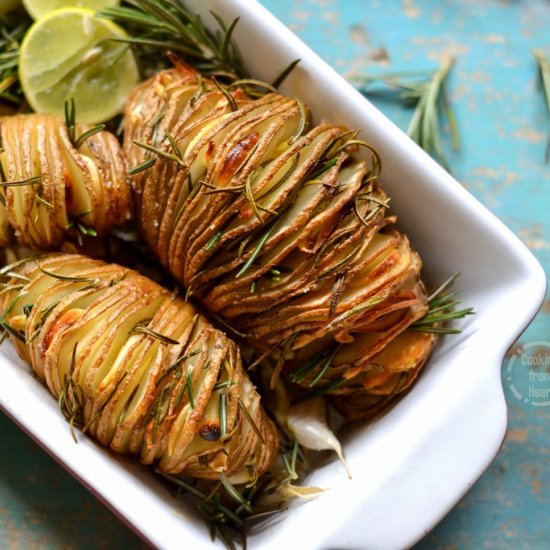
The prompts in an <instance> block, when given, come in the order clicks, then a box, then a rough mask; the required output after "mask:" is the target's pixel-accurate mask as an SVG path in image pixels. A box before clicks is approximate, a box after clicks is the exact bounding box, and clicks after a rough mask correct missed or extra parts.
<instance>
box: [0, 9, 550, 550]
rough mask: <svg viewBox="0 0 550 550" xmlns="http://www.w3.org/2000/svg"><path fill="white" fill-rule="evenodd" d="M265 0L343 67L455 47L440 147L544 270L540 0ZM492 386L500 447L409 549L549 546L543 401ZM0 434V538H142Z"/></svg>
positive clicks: (15, 542) (549, 203)
mask: <svg viewBox="0 0 550 550" xmlns="http://www.w3.org/2000/svg"><path fill="white" fill-rule="evenodd" d="M263 3H264V4H265V6H266V7H267V8H269V9H270V10H271V11H272V12H274V13H275V15H277V16H278V17H279V18H280V19H281V20H282V21H283V22H284V23H286V24H287V25H288V26H289V27H290V28H291V29H293V30H294V31H295V32H296V33H297V34H298V35H299V36H300V37H301V38H302V39H303V40H304V41H305V42H306V43H308V44H309V45H310V46H311V47H312V48H313V49H314V50H315V51H316V52H318V53H319V54H320V55H321V56H322V57H323V58H324V59H325V60H326V61H328V63H330V64H331V65H332V66H334V67H335V68H336V69H337V70H338V71H339V72H341V73H342V74H343V75H350V74H352V73H355V74H356V73H359V74H364V75H373V74H379V73H380V72H383V71H387V70H391V71H394V70H416V69H433V68H435V67H436V66H437V64H438V61H439V60H440V59H441V58H442V56H444V55H449V54H451V55H453V56H454V57H455V58H456V65H455V67H454V69H453V72H452V74H451V78H450V81H449V91H450V95H451V100H452V103H453V105H454V108H455V112H456V117H457V121H458V126H459V132H460V137H461V141H462V143H461V148H460V150H459V151H458V152H457V153H454V154H450V155H449V163H450V165H451V168H452V171H453V173H454V175H455V176H456V178H457V179H458V180H459V181H461V182H462V183H463V184H464V186H465V187H466V188H467V189H468V190H469V191H470V192H471V193H472V194H474V195H475V196H476V197H477V198H478V199H479V200H480V201H481V202H482V203H483V204H485V205H486V206H487V207H488V208H489V209H490V210H491V211H493V212H494V213H495V214H496V215H497V216H498V217H499V218H500V219H501V220H503V221H504V223H506V224H507V225H508V226H509V227H510V228H511V229H512V230H513V231H515V233H516V234H517V235H519V237H520V238H521V239H522V240H523V242H524V243H525V244H526V245H527V246H528V247H529V248H530V249H531V250H532V251H533V253H534V254H535V256H536V257H537V258H538V259H539V261H540V262H541V264H542V265H543V266H544V267H545V270H546V273H547V275H550V215H549V212H550V165H548V164H544V152H545V146H546V136H547V131H548V118H547V116H546V112H545V109H544V103H543V99H542V93H541V90H540V88H539V86H538V81H537V72H536V65H535V62H534V59H533V56H532V50H533V48H535V47H545V48H546V51H547V53H548V54H549V55H550V32H549V31H550V2H548V1H547V0H523V1H520V0H517V1H512V0H477V1H476V0H446V1H443V0H263ZM374 101H375V103H376V104H377V105H378V107H379V108H380V109H381V110H382V111H384V112H385V113H386V114H387V115H388V116H389V117H390V118H391V119H392V120H394V121H395V122H396V123H397V124H398V125H399V126H401V127H402V128H406V127H407V124H408V121H409V119H410V116H411V111H409V110H407V109H404V108H402V107H401V106H399V105H397V104H395V103H392V102H388V101H384V100H383V99H382V98H378V99H375V100H374ZM495 277H498V273H495ZM472 305H475V304H472ZM545 341H550V300H549V299H547V300H546V302H545V305H544V306H543V309H542V311H541V312H540V314H539V315H538V316H537V318H536V319H535V320H534V322H533V323H532V324H531V326H530V327H529V329H528V330H527V331H526V332H525V333H524V334H523V336H522V337H521V338H520V340H519V343H518V345H522V344H523V345H525V344H530V343H533V342H545ZM539 347H540V346H539ZM515 349H517V347H516V348H514V350H515ZM540 349H541V350H542V352H541V353H543V352H544V351H545V350H548V349H550V348H545V347H544V346H542V347H540ZM514 350H512V352H511V353H513V351H514ZM549 357H550V356H549V355H546V356H543V357H542V359H543V360H544V359H545V358H546V360H547V361H546V360H545V361H543V364H545V365H549V364H550V360H548V358H549ZM506 365H507V363H506V361H505V364H504V367H506ZM546 369H547V371H546V372H548V366H546ZM504 372H506V368H505V369H504ZM503 385H504V388H505V392H506V399H507V403H508V410H509V430H508V434H507V437H506V440H505V442H504V444H503V446H502V449H501V451H500V453H499V454H498V456H497V457H496V459H495V461H494V462H493V464H492V465H491V467H490V468H489V470H488V471H487V472H486V473H485V474H484V475H483V476H482V477H481V479H480V480H479V481H478V483H477V484H476V485H475V486H474V487H473V489H472V490H471V491H470V492H469V493H468V494H467V495H466V496H465V497H464V498H463V499H462V501H461V502H460V503H459V504H458V506H457V507H456V508H455V509H454V510H453V511H452V512H451V513H450V514H449V515H448V516H447V517H446V518H445V519H444V520H443V521H442V522H441V523H440V525H439V526H438V527H437V528H436V529H435V530H434V531H433V532H432V533H430V534H429V535H428V536H427V537H426V538H425V539H424V540H423V541H422V542H421V543H420V544H419V545H418V548H420V549H422V550H427V549H432V548H498V549H507V548H510V549H511V548H514V549H516V548H529V549H539V548H540V549H542V548H549V547H550V435H549V434H550V407H549V406H547V407H534V406H533V405H532V404H531V403H524V402H522V401H520V400H518V399H517V397H516V396H515V394H514V392H513V391H512V389H511V388H510V383H509V382H508V381H507V379H506V374H505V375H504V380H503ZM0 434H1V438H2V444H1V451H0V453H1V457H2V459H1V461H0V541H2V542H1V546H2V548H29V547H35V548H36V547H40V548H44V549H49V548H52V549H54V548H56V549H57V548H118V547H122V546H123V545H124V546H125V547H126V548H139V547H140V546H141V545H142V543H141V542H140V541H139V540H138V539H137V538H136V537H135V536H134V535H133V534H132V533H131V532H130V531H129V530H128V529H127V528H126V527H124V526H123V525H122V524H121V523H120V522H119V521H118V520H117V519H116V518H115V517H114V516H113V515H112V514H111V513H110V512H109V511H107V510H106V509H105V508H104V507H103V506H102V505H101V504H100V503H98V502H97V501H96V500H95V498H94V497H92V496H91V495H90V494H88V493H87V492H86V490H85V489H83V488H82V487H81V486H80V485H79V484H78V483H77V482H76V481H74V480H73V479H72V478H71V477H70V476H69V475H68V474H67V473H65V472H64V471H63V470H62V469H61V468H60V467H59V466H57V465H56V464H55V463H54V462H53V461H52V460H51V459H50V458H49V457H48V456H47V455H46V454H45V453H44V452H43V451H41V450H40V449H39V448H38V447H37V446H36V445H35V444H34V443H33V442H32V441H31V440H30V439H28V438H27V436H25V435H24V434H23V433H22V432H20V431H19V430H18V428H16V427H15V426H14V425H13V424H12V423H11V421H10V420H8V419H7V418H6V417H5V416H3V415H0ZM182 546H184V543H183V541H182Z"/></svg>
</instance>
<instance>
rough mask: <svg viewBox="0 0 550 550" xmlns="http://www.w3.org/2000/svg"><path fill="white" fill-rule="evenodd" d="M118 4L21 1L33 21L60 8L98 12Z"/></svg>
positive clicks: (85, 0) (103, 0)
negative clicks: (86, 9)
mask: <svg viewBox="0 0 550 550" xmlns="http://www.w3.org/2000/svg"><path fill="white" fill-rule="evenodd" d="M8 1H9V0H8ZM118 4H120V0H23V5H24V6H25V9H26V10H27V12H28V13H29V15H30V16H31V17H32V18H33V19H35V20H36V19H40V18H41V17H44V16H45V15H48V14H49V13H51V12H52V11H55V10H59V9H61V8H74V7H76V8H88V9H90V10H94V11H99V10H102V9H103V8H108V7H111V6H118Z"/></svg>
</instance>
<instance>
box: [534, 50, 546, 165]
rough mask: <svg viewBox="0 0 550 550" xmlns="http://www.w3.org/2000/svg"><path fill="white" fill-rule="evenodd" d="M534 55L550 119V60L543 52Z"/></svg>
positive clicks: (538, 51) (539, 51) (537, 51)
mask: <svg viewBox="0 0 550 550" xmlns="http://www.w3.org/2000/svg"><path fill="white" fill-rule="evenodd" d="M533 55H534V56H535V59H536V60H537V63H538V66H539V71H540V78H541V83H542V90H543V93H544V99H545V101H546V108H547V111H548V116H549V117H550V60H549V59H548V57H546V55H544V52H543V51H542V50H534V51H533ZM549 126H550V124H549ZM545 160H546V162H548V161H549V160H550V128H549V130H548V139H547V142H546V153H545Z"/></svg>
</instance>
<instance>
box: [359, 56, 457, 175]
mask: <svg viewBox="0 0 550 550" xmlns="http://www.w3.org/2000/svg"><path fill="white" fill-rule="evenodd" d="M453 64H454V58H452V57H446V58H444V59H443V61H442V62H441V64H440V66H439V68H438V69H437V70H436V71H435V72H433V73H432V74H431V75H430V76H429V78H428V79H427V80H425V79H420V80H419V78H418V76H420V75H422V73H416V74H414V73H413V74H411V73H392V74H387V75H385V76H384V75H382V76H378V77H369V78H363V79H361V80H362V82H361V84H360V87H359V89H360V91H361V92H362V93H364V94H365V95H369V94H370V93H372V90H371V89H369V88H370V85H371V84H373V83H374V82H381V83H383V84H386V85H388V86H390V87H392V88H398V89H400V90H401V91H402V93H401V94H400V98H401V100H402V101H403V102H405V103H406V104H408V105H410V104H411V103H412V104H413V105H415V111H414V114H413V117H412V119H411V122H410V124H409V128H408V130H407V133H408V134H409V136H410V137H411V138H412V139H413V140H414V141H416V143H418V145H420V147H422V149H424V150H425V151H426V152H427V153H428V154H430V155H431V156H433V157H434V158H435V159H437V160H438V161H439V162H440V163H441V164H442V165H443V166H444V167H445V168H447V169H448V168H449V165H448V162H447V159H446V157H445V154H444V152H443V147H442V145H441V132H440V127H441V122H442V121H446V122H447V124H448V126H449V132H450V135H451V141H452V146H453V148H454V149H458V148H459V146H460V143H459V136H458V130H457V126H456V120H455V116H454V113H453V111H452V108H451V103H450V101H449V98H448V95H447V90H446V81H447V77H448V76H449V73H450V71H451V69H452V67H453Z"/></svg>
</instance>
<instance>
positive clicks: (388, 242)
mask: <svg viewBox="0 0 550 550" xmlns="http://www.w3.org/2000/svg"><path fill="white" fill-rule="evenodd" d="M256 89H257V88H256ZM250 90H251V85H250V84H249V83H241V84H239V83H238V82H237V83H234V84H233V85H231V86H230V87H224V86H222V85H220V84H219V83H218V82H217V81H215V80H209V79H205V78H201V77H200V76H199V75H197V74H196V73H195V72H194V71H192V70H190V69H187V68H186V67H184V66H183V65H182V64H178V66H177V67H176V68H175V69H172V70H167V71H162V72H160V73H159V74H157V75H156V76H154V77H152V78H151V79H149V80H147V81H146V82H143V83H142V84H140V85H139V86H138V87H137V88H136V89H135V91H134V93H133V94H132V96H131V97H130V100H129V102H128V104H127V108H126V112H125V143H124V150H125V152H126V155H127V160H128V164H129V166H130V167H131V168H134V173H135V176H134V178H133V188H134V191H135V199H136V207H137V219H138V223H139V225H140V228H141V232H142V234H143V236H144V238H145V240H146V241H147V243H148V244H149V246H150V247H151V248H152V249H153V250H154V251H155V253H156V254H157V256H158V258H159V259H160V261H161V262H162V263H163V265H164V266H166V267H167V268H168V269H169V270H170V272H171V273H172V274H173V275H174V276H175V277H176V278H177V279H178V280H179V281H181V283H183V285H184V286H185V287H187V289H188V292H189V293H190V294H192V295H193V296H194V297H195V298H197V299H198V300H199V301H200V302H201V303H202V304H203V305H204V306H205V307H206V308H207V309H208V310H210V311H211V312H212V313H214V314H216V315H217V316H219V317H220V318H222V319H223V320H224V322H226V323H227V324H228V325H230V326H231V327H233V328H234V330H235V331H236V332H237V333H239V334H240V335H241V336H242V337H243V338H244V339H245V340H246V342H247V343H248V344H250V345H251V346H253V347H254V348H256V349H257V350H258V352H259V355H260V357H263V358H266V359H267V360H268V361H270V362H271V364H272V368H273V379H272V380H273V382H274V381H275V379H276V378H277V377H278V375H279V374H280V373H281V372H282V373H283V375H284V376H285V377H286V379H287V381H289V382H291V383H294V384H295V386H298V387H300V388H302V389H301V391H302V392H304V391H305V392H307V393H308V394H311V393H313V394H320V393H327V394H329V395H331V396H332V401H333V403H334V404H335V406H336V407H337V408H339V409H340V410H341V411H342V412H343V413H344V414H345V415H346V416H347V417H349V418H357V417H361V416H365V415H368V414H371V413H373V412H374V411H376V410H377V409H378V408H379V407H380V406H381V405H383V404H384V403H385V402H386V401H387V400H388V399H389V398H391V397H392V396H393V395H395V394H396V393H399V392H401V391H403V390H404V389H406V388H407V387H408V386H409V385H410V384H411V383H412V381H413V380H414V378H415V377H416V375H417V374H418V372H419V370H420V368H421V367H422V365H423V364H424V362H425V360H426V358H427V357H428V355H429V352H430V350H431V349H432V347H433V344H434V342H435V336H434V335H433V334H429V333H418V332H413V331H412V330H410V328H409V327H410V326H411V325H412V324H413V323H414V322H415V321H416V320H418V319H419V318H421V317H422V316H423V315H425V314H426V312H427V310H428V304H427V298H426V294H425V290H424V286H423V284H422V282H421V280H420V276H419V272H420V268H421V261H420V259H419V257H418V254H417V253H416V252H414V251H413V250H412V249H411V248H410V246H409V243H408V240H407V238H406V237H405V236H404V235H402V234H401V233H399V232H398V231H396V230H395V229H393V228H392V227H391V225H392V224H393V223H394V221H395V218H394V217H393V216H389V215H388V214H387V208H388V198H387V196H386V195H385V194H384V192H383V190H382V189H381V188H380V186H379V184H378V181H377V175H378V171H379V168H380V160H379V158H378V155H377V154H376V152H375V151H374V150H372V148H370V146H369V145H368V144H366V143H364V142H362V141H360V140H358V139H357V134H358V132H355V131H350V130H348V129H347V128H343V127H339V126H335V125H332V124H326V123H322V124H319V125H317V126H314V127H310V125H309V116H308V113H307V109H306V108H305V107H304V106H303V105H302V104H301V102H300V101H299V100H297V99H295V98H289V97H285V96H283V95H281V94H278V93H275V92H274V91H273V92H270V93H266V94H265V95H261V96H260V97H258V95H257V94H252V93H247V91H250ZM358 147H366V149H367V151H368V153H369V155H368V156H369V157H370V160H369V162H365V161H362V160H358V159H357V158H356V157H355V156H353V152H354V150H356V149H357V148H358Z"/></svg>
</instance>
